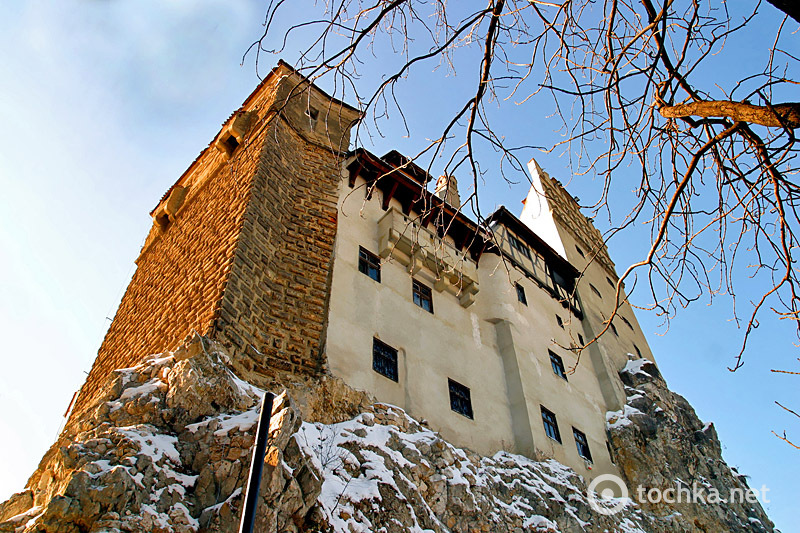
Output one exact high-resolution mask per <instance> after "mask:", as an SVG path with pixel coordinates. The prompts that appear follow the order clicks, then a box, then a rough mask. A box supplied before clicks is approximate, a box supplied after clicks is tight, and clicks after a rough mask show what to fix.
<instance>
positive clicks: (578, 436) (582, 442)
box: [572, 426, 594, 463]
mask: <svg viewBox="0 0 800 533" xmlns="http://www.w3.org/2000/svg"><path fill="white" fill-rule="evenodd" d="M572 438H573V439H575V447H576V448H577V449H578V457H581V458H582V459H584V460H586V461H589V462H590V463H593V462H594V460H593V459H592V451H591V450H590V449H589V439H587V438H586V433H584V432H583V431H581V430H579V429H577V428H576V427H575V426H572ZM581 447H583V448H584V449H585V452H586V455H584V454H583V453H582V451H581Z"/></svg>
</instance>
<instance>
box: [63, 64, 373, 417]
mask: <svg viewBox="0 0 800 533" xmlns="http://www.w3.org/2000/svg"><path fill="white" fill-rule="evenodd" d="M308 87H309V86H308V84H307V83H305V82H304V79H303V78H302V77H300V76H299V75H297V74H296V73H295V72H294V71H293V70H292V69H291V68H290V67H288V65H285V64H283V63H281V64H279V66H278V67H276V68H275V69H274V70H273V72H272V73H271V75H270V76H269V77H268V78H267V79H265V81H264V82H263V83H262V84H261V85H260V86H259V87H258V88H257V89H256V90H255V91H254V92H253V94H251V95H250V97H248V99H247V100H246V101H245V104H244V105H243V107H242V109H240V110H239V112H237V113H234V115H232V116H231V117H230V118H229V119H228V121H227V122H226V123H225V124H224V125H223V129H222V131H221V132H220V133H219V134H218V136H217V138H216V139H215V141H224V140H225V139H226V138H228V137H229V136H230V134H231V132H232V131H233V130H232V127H233V126H235V125H236V121H237V120H238V118H239V117H243V116H244V117H247V120H246V121H245V122H246V124H247V127H246V131H242V130H241V128H239V130H238V131H237V135H238V136H239V139H238V140H239V141H240V143H239V146H238V147H235V149H234V150H233V151H232V152H230V154H225V153H223V152H222V151H219V150H217V149H216V147H215V146H214V145H215V142H212V143H211V146H209V148H207V149H206V150H205V151H204V152H203V153H201V155H200V156H199V157H198V159H197V160H196V161H195V162H194V163H193V164H192V165H191V166H190V168H189V170H187V172H186V173H185V174H184V175H183V176H182V177H181V178H180V179H179V180H178V182H177V183H176V184H175V186H173V188H172V189H170V191H168V192H167V194H166V195H165V197H164V198H163V199H162V202H161V203H160V205H159V206H158V207H157V208H156V210H154V213H155V216H156V218H158V217H159V213H163V212H164V208H165V206H166V205H168V204H169V203H170V201H171V198H172V197H171V196H170V194H171V193H172V192H173V191H176V190H177V191H180V192H181V193H182V192H183V191H185V192H186V194H185V200H183V202H182V204H180V203H179V204H178V210H177V212H175V213H172V214H171V215H170V221H169V223H168V224H167V225H166V228H160V227H159V224H158V223H155V224H154V226H153V228H152V229H151V232H150V235H149V236H148V238H147V240H146V242H145V245H144V247H143V250H142V253H141V255H140V256H139V258H138V260H137V270H136V272H135V273H134V276H133V279H132V280H131V282H130V284H129V286H128V288H127V290H126V292H125V295H124V296H123V299H122V302H121V303H120V306H119V308H118V310H117V313H116V315H115V317H114V320H113V322H112V324H111V326H110V327H109V329H108V332H107V333H106V337H105V339H104V341H103V344H102V346H101V347H100V350H99V352H98V356H97V359H96V360H95V362H94V365H93V366H92V369H91V372H90V374H89V376H88V378H87V380H86V383H85V384H84V386H83V387H82V388H81V391H80V394H79V395H78V398H77V401H76V403H75V406H74V408H73V413H72V415H71V419H73V418H75V417H76V416H78V415H80V413H81V412H82V410H84V409H85V406H86V405H87V403H88V402H89V401H90V400H91V398H92V397H93V396H94V395H95V394H96V393H97V391H98V387H99V384H100V383H102V381H103V379H104V378H105V376H106V375H108V374H109V373H110V372H111V371H113V370H114V369H117V368H125V367H130V366H133V365H135V364H137V363H138V362H139V361H140V360H141V359H142V358H144V357H146V356H148V355H150V354H154V353H159V352H163V351H165V350H170V349H173V348H175V347H176V346H177V345H179V344H180V342H181V341H182V340H184V339H185V338H186V337H187V336H189V335H192V334H193V333H197V334H202V335H205V334H209V335H212V336H215V337H218V338H219V339H220V340H221V341H223V343H224V344H226V345H227V346H229V347H230V348H231V349H232V352H233V354H234V355H237V356H238V355H240V354H242V353H248V354H249V355H253V354H254V353H255V352H253V350H252V348H250V346H251V345H252V346H253V347H255V348H257V349H258V350H259V351H261V352H263V353H265V354H266V355H265V357H264V358H258V357H257V358H256V359H255V360H253V361H249V362H248V360H247V359H245V360H243V361H240V360H239V359H238V358H236V363H237V366H244V367H245V369H247V370H255V371H257V372H258V373H261V374H265V373H267V371H266V368H267V366H268V365H270V366H273V367H274V368H276V369H278V370H288V371H296V372H298V373H301V374H308V373H310V372H312V371H313V370H315V369H317V368H319V367H320V364H321V363H320V361H319V347H320V346H321V345H322V343H321V339H322V335H323V329H324V321H325V306H326V303H325V302H326V298H327V293H328V291H327V288H328V285H329V283H328V279H327V278H328V271H329V264H330V261H331V253H332V244H333V237H334V235H335V230H336V201H335V198H334V197H333V196H332V195H333V194H335V183H337V180H338V177H337V176H338V174H337V172H338V171H337V168H338V167H337V163H338V161H337V157H338V155H337V154H338V153H339V147H340V146H344V147H345V148H346V147H347V143H348V142H349V126H350V125H351V124H352V123H353V122H354V121H355V120H356V119H357V117H358V112H357V111H355V110H353V109H350V108H346V107H342V106H340V105H339V104H338V102H335V101H333V100H331V99H330V98H329V97H328V96H327V95H325V94H324V93H322V92H321V91H319V90H317V89H316V88H312V89H311V90H306V89H308ZM312 106H313V113H311V112H309V110H310V109H311V108H312ZM312 115H313V117H314V118H313V120H312V118H311V116H312ZM288 123H293V127H288V126H287V124H288ZM304 127H305V129H307V130H308V132H307V133H306V135H305V136H303V135H302V133H300V134H298V133H297V132H298V131H299V130H301V129H303V128H304ZM332 146H333V147H334V148H333V149H331V148H330V147H332ZM228 155H230V158H229V157H228ZM254 183H255V184H256V187H255V188H256V191H255V192H253V185H254ZM181 198H182V199H183V196H181ZM248 206H249V207H248ZM248 350H249V351H248ZM238 363H243V364H238Z"/></svg>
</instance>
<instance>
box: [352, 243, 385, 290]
mask: <svg viewBox="0 0 800 533" xmlns="http://www.w3.org/2000/svg"><path fill="white" fill-rule="evenodd" d="M358 271H359V272H361V273H362V274H366V275H367V276H369V277H371V278H372V279H374V280H375V281H377V282H378V283H380V282H381V260H380V258H379V257H378V256H377V255H375V254H373V253H370V252H368V251H367V250H365V249H364V248H362V247H361V246H359V247H358Z"/></svg>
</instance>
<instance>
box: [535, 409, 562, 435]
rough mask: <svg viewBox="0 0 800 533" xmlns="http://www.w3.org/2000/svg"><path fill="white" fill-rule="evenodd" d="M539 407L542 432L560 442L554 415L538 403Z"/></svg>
mask: <svg viewBox="0 0 800 533" xmlns="http://www.w3.org/2000/svg"><path fill="white" fill-rule="evenodd" d="M539 407H541V408H542V424H544V432H545V433H547V436H548V437H550V438H551V439H553V440H554V441H556V442H557V443H559V444H561V433H559V432H558V422H556V415H555V414H554V413H553V412H552V411H550V410H548V409H547V408H545V407H544V406H543V405H540V406H539Z"/></svg>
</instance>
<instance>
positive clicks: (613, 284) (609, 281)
mask: <svg viewBox="0 0 800 533" xmlns="http://www.w3.org/2000/svg"><path fill="white" fill-rule="evenodd" d="M606 281H607V282H608V284H609V285H611V287H612V288H613V289H614V290H616V288H617V284H616V283H614V282H613V281H611V278H609V277H608V276H606Z"/></svg>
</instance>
